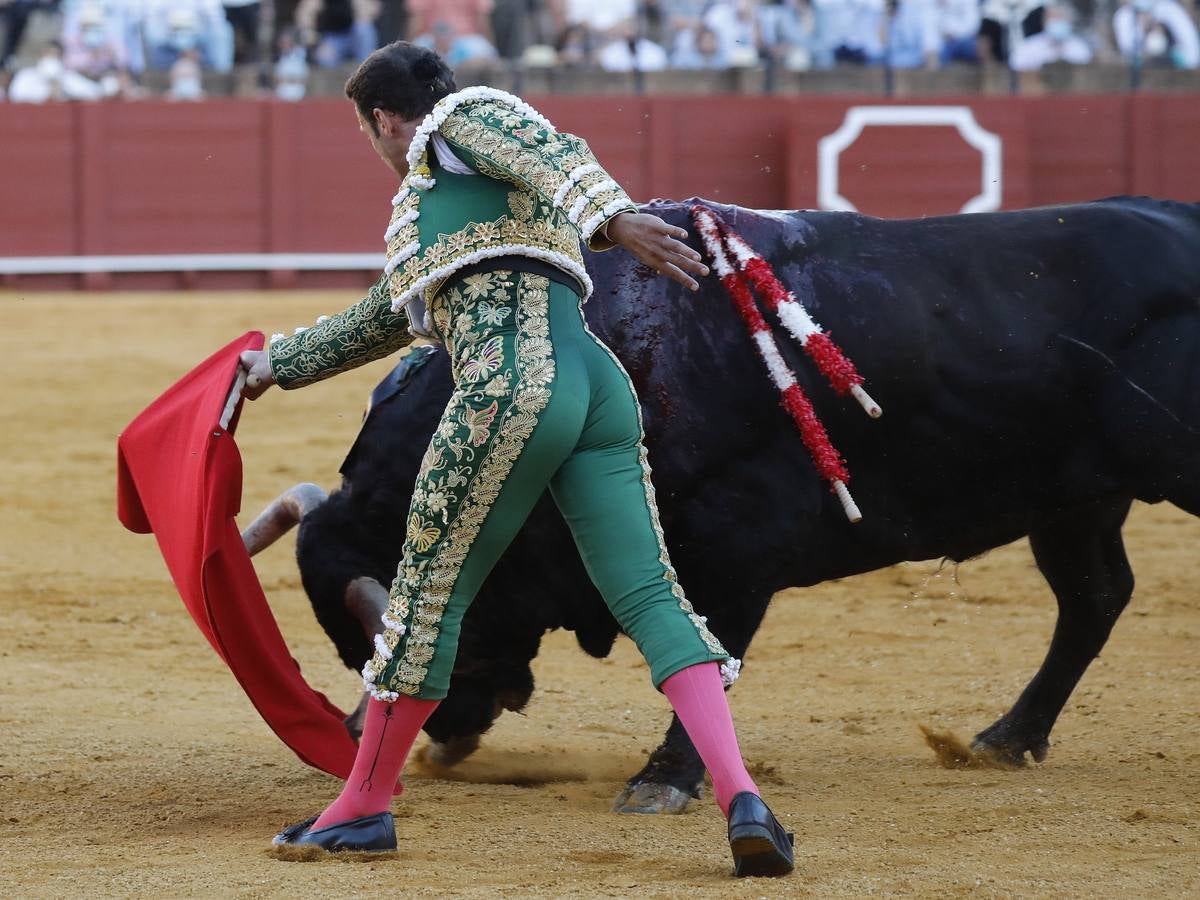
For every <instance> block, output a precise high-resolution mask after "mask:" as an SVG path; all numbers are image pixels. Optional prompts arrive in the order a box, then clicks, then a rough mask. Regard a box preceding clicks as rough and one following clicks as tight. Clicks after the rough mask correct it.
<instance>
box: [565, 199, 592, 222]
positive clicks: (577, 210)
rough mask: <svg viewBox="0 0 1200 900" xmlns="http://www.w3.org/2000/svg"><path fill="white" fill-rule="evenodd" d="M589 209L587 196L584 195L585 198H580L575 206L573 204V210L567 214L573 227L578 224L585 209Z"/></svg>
mask: <svg viewBox="0 0 1200 900" xmlns="http://www.w3.org/2000/svg"><path fill="white" fill-rule="evenodd" d="M587 207H588V198H587V196H586V195H583V196H581V197H579V198H578V199H577V200H576V201H575V202H574V203H573V204H571V209H570V210H568V212H567V221H568V222H570V223H571V224H572V225H576V224H578V222H579V217H580V216H582V215H583V211H584V210H585V209H587Z"/></svg>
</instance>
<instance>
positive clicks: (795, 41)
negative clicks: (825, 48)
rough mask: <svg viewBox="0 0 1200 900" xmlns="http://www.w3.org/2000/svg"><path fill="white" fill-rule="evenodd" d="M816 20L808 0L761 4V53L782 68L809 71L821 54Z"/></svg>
mask: <svg viewBox="0 0 1200 900" xmlns="http://www.w3.org/2000/svg"><path fill="white" fill-rule="evenodd" d="M818 23H819V20H818V18H817V16H816V14H815V13H814V11H813V8H812V3H811V0H764V2H762V3H760V4H759V7H758V33H759V42H760V46H761V47H762V52H763V53H764V54H765V55H766V56H768V57H769V58H770V59H771V61H772V62H773V63H775V64H778V65H782V66H783V67H784V68H787V69H791V70H793V71H796V70H804V69H810V68H812V65H813V61H814V58H815V57H816V56H817V55H818V54H819V52H820V46H821V43H822V41H821V36H820V34H819V32H818Z"/></svg>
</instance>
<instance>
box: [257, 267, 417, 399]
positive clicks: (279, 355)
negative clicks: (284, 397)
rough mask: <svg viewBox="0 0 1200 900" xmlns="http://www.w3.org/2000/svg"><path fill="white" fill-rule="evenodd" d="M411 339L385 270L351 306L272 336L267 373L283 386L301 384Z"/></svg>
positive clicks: (377, 356)
mask: <svg viewBox="0 0 1200 900" xmlns="http://www.w3.org/2000/svg"><path fill="white" fill-rule="evenodd" d="M412 339H413V336H412V334H410V333H409V331H408V317H407V316H406V315H405V314H404V312H403V311H401V312H392V303H391V296H390V292H389V290H388V285H387V276H386V275H385V276H383V277H381V278H380V279H379V280H378V281H377V282H375V284H374V285H373V286H372V287H371V289H370V290H369V291H368V292H367V296H366V297H365V298H363V299H362V300H361V301H359V302H358V303H356V304H355V305H354V306H351V307H350V308H349V309H347V310H344V311H342V312H340V313H338V314H337V315H336V316H328V317H322V318H321V319H318V320H317V324H316V325H313V326H312V327H310V328H305V329H301V330H299V331H298V332H297V333H296V334H293V335H291V336H290V337H280V338H279V339H278V340H274V341H272V342H271V345H270V347H269V350H268V352H269V354H270V360H271V373H272V374H273V375H274V376H275V381H276V383H277V384H278V385H279V386H280V387H281V388H285V389H290V388H298V387H303V386H304V385H307V384H312V383H313V382H315V381H321V380H322V379H325V378H328V377H330V376H331V375H336V374H338V373H339V372H345V371H347V370H349V369H353V368H355V367H356V366H360V365H363V364H364V363H368V362H371V361H372V360H376V359H380V358H381V357H384V356H387V355H388V354H390V353H394V352H395V351H397V350H399V349H400V348H401V347H405V346H407V345H408V344H410V343H411V342H412Z"/></svg>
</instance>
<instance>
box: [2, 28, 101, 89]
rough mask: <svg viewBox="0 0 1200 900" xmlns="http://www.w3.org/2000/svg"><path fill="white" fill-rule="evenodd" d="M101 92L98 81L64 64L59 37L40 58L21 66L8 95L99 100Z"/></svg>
mask: <svg viewBox="0 0 1200 900" xmlns="http://www.w3.org/2000/svg"><path fill="white" fill-rule="evenodd" d="M101 96H103V89H102V88H101V87H100V85H99V84H97V83H96V82H95V81H92V79H90V78H88V77H86V76H84V75H80V74H79V73H78V72H75V71H72V70H71V69H69V68H67V67H66V66H65V65H64V64H63V58H62V45H61V44H59V43H58V42H57V41H51V42H50V43H48V44H47V45H46V46H45V47H43V48H42V52H41V55H40V56H39V57H38V61H37V62H36V63H34V64H33V65H32V66H28V67H26V68H24V69H20V70H18V72H17V73H16V74H15V75H14V76H13V80H12V83H11V84H10V85H9V86H8V99H10V100H12V101H14V102H16V103H45V102H46V101H48V100H98V99H99V98H100V97H101Z"/></svg>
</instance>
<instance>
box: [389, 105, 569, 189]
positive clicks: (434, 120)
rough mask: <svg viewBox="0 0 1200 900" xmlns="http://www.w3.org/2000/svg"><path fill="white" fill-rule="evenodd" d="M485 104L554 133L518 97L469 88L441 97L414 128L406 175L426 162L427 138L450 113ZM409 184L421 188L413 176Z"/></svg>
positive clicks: (544, 120)
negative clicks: (497, 105)
mask: <svg viewBox="0 0 1200 900" xmlns="http://www.w3.org/2000/svg"><path fill="white" fill-rule="evenodd" d="M485 100H490V101H492V102H494V103H502V104H504V105H505V106H507V107H509V108H510V109H511V110H512V111H513V112H515V113H516V114H517V115H519V116H523V117H524V118H526V119H529V120H530V121H532V122H536V123H537V124H538V125H540V126H541V127H542V128H545V129H546V130H547V131H549V132H550V133H551V134H554V133H555V130H554V126H553V125H551V124H550V122H549V121H548V120H547V119H546V118H545V116H543V115H542V114H541V113H539V112H538V111H537V110H536V109H534V108H533V107H532V106H530V105H529V104H528V103H526V102H525V101H524V100H522V99H521V98H520V97H514V96H513V95H512V94H509V93H507V92H505V91H499V90H496V88H490V87H483V86H479V87H469V88H466V89H465V90H461V91H458V92H456V93H453V94H450V95H449V96H446V97H443V98H442V99H441V100H439V101H438V102H437V105H436V106H435V107H434V108H433V110H432V111H431V112H430V113H429V115H427V116H426V117H425V118H424V119H423V120H422V121H421V124H420V125H418V126H417V130H416V131H415V132H413V137H412V142H411V143H410V144H409V145H408V157H407V158H408V168H409V171H412V170H413V169H416V168H417V167H418V166H420V165H421V164H423V163H424V162H425V154H426V153H427V152H428V149H429V138H430V137H431V136H432V135H433V133H434V132H435V131H437V130H438V129H439V128H441V127H442V123H443V122H445V121H446V119H447V118H449V117H450V114H451V113H452V112H454V111H455V110H456V109H458V108H459V107H460V106H462V105H463V104H465V103H477V102H479V101H485ZM418 177H419V176H418ZM409 183H410V184H412V185H413V186H414V187H421V185H419V184H417V182H416V180H415V179H414V178H413V177H412V176H409Z"/></svg>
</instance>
